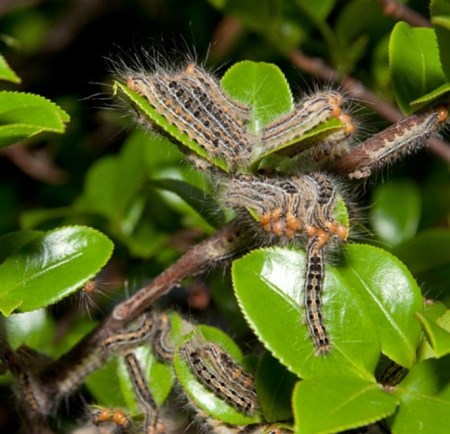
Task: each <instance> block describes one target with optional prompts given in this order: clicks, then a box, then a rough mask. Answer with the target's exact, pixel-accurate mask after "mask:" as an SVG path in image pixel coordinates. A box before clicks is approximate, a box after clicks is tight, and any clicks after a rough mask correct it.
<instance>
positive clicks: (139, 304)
mask: <svg viewBox="0 0 450 434" xmlns="http://www.w3.org/2000/svg"><path fill="white" fill-rule="evenodd" d="M245 241H246V240H245V237H244V236H241V235H240V233H239V230H238V228H237V226H236V224H235V223H234V222H231V223H230V224H228V225H226V226H225V227H224V228H222V229H220V230H219V231H217V232H216V233H215V234H214V235H212V236H211V237H209V238H208V239H206V240H204V241H202V242H200V243H199V244H197V245H196V246H194V247H192V248H191V249H190V250H188V251H187V252H186V253H185V254H184V255H183V256H182V257H181V258H179V259H178V261H176V262H175V263H174V264H173V265H172V266H170V267H169V268H167V269H166V270H165V271H164V272H162V273H161V274H160V275H159V276H157V277H156V278H155V279H153V280H152V281H151V282H150V283H149V284H148V285H146V286H144V287H143V288H141V289H140V290H139V291H138V292H137V293H135V294H134V295H133V296H132V297H130V298H129V299H127V300H125V301H123V302H122V303H120V304H119V305H117V306H116V307H115V308H114V310H113V312H112V313H111V314H110V315H109V316H108V317H107V318H106V319H105V320H104V321H103V322H102V323H101V324H100V325H99V326H98V327H97V328H96V329H95V330H93V331H92V332H91V333H90V334H88V335H87V336H85V337H84V338H83V339H82V340H81V342H79V343H78V344H77V345H76V346H75V347H74V348H72V349H71V350H70V351H69V352H68V353H66V354H65V355H64V356H63V357H61V358H60V359H59V360H57V361H55V362H53V363H50V364H49V365H48V366H47V367H46V368H45V369H44V370H43V372H42V373H41V375H40V383H41V384H42V387H43V388H44V386H45V390H46V393H47V394H48V396H49V397H51V400H50V401H51V402H53V403H56V402H58V401H59V400H60V399H61V398H62V397H64V396H66V395H68V394H70V393H72V392H73V391H75V390H76V389H77V388H78V387H79V386H80V385H81V384H82V383H83V381H84V379H85V377H86V376H87V375H88V374H89V373H90V372H92V371H94V370H95V369H97V368H98V367H99V366H101V364H102V363H103V362H104V361H105V360H106V358H107V357H108V356H109V354H107V353H106V352H104V351H102V350H101V349H100V342H101V341H103V339H105V338H106V337H108V336H111V335H113V334H116V333H117V332H118V331H119V330H122V329H123V328H124V327H125V326H126V325H127V324H129V323H130V322H132V321H134V320H135V319H137V317H138V316H139V315H140V314H141V313H142V312H144V311H145V310H147V309H148V308H149V307H150V306H151V305H152V304H153V303H154V302H155V301H156V300H157V299H158V298H159V297H161V296H163V295H164V294H167V293H168V292H169V291H170V290H171V289H172V288H174V287H175V286H177V285H180V283H181V282H182V281H183V280H184V279H186V278H188V277H192V276H195V275H198V274H201V273H203V272H205V271H207V270H208V269H210V268H212V267H214V266H215V265H217V264H218V263H220V262H222V261H223V260H224V259H228V258H232V257H235V256H236V255H238V254H240V253H242V252H243V251H245V249H246V247H245V246H246V245H247V246H248V245H249V243H246V242H245ZM247 248H248V247H247ZM52 410H53V409H52V408H50V407H48V408H45V409H44V412H45V416H46V415H48V414H49V413H50V412H51V411H52Z"/></svg>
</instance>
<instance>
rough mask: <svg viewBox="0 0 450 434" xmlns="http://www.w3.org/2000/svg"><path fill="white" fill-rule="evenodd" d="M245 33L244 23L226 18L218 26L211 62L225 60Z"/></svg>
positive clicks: (211, 50) (211, 51)
mask: <svg viewBox="0 0 450 434" xmlns="http://www.w3.org/2000/svg"><path fill="white" fill-rule="evenodd" d="M243 32H244V26H243V25H242V22H241V21H240V20H238V19H237V18H234V17H231V16H225V17H224V18H223V20H222V21H220V23H219V24H218V25H217V27H216V29H215V31H214V35H213V37H212V44H211V48H210V50H209V58H210V60H211V62H213V63H214V62H217V60H219V59H224V58H225V57H226V56H227V55H228V53H229V51H230V50H231V48H232V47H233V46H234V45H235V44H236V42H237V40H238V39H239V38H240V36H241V35H242V33H243Z"/></svg>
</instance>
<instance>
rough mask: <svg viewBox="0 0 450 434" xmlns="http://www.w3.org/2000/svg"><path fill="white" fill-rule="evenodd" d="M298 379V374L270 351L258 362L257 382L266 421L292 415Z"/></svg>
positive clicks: (283, 418)
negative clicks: (288, 368) (293, 397)
mask: <svg viewBox="0 0 450 434" xmlns="http://www.w3.org/2000/svg"><path fill="white" fill-rule="evenodd" d="M297 381H298V378H297V376H296V375H294V374H292V373H291V372H289V371H288V370H287V369H286V368H285V367H284V366H283V365H281V364H280V363H279V362H278V360H276V359H275V358H274V357H272V355H271V354H270V353H269V352H265V353H264V355H263V356H262V358H261V360H260V362H259V364H258V369H257V371H256V377H255V384H256V392H257V394H258V399H259V403H260V405H261V412H262V414H263V416H264V420H265V421H267V422H277V421H280V420H287V419H290V418H291V417H292V409H291V398H292V391H293V389H294V386H295V383H296V382H297Z"/></svg>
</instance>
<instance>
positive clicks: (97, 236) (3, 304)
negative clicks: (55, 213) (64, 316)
mask: <svg viewBox="0 0 450 434" xmlns="http://www.w3.org/2000/svg"><path fill="white" fill-rule="evenodd" d="M112 250H113V244H112V242H111V241H110V240H109V238H107V237H106V236H105V235H103V234H102V233H100V232H98V231H96V230H94V229H91V228H88V227H83V226H68V227H61V228H58V229H56V230H54V231H50V232H46V233H42V234H39V235H38V236H36V237H35V236H33V237H32V238H31V239H30V241H29V242H28V243H24V244H23V245H22V246H21V247H20V249H18V250H16V251H14V252H13V253H12V254H11V255H9V256H8V257H7V258H6V260H5V261H4V262H3V263H2V264H1V265H0V311H1V312H2V313H3V315H5V316H9V315H10V314H11V313H12V312H13V311H14V310H16V309H18V310H20V311H21V312H27V311H31V310H35V309H38V308H40V307H45V306H48V305H50V304H53V303H56V302H57V301H59V300H61V299H62V298H64V297H66V296H67V295H69V294H71V293H73V292H74V291H76V290H77V289H78V288H80V287H81V286H82V285H83V284H84V283H85V282H86V281H87V280H88V279H91V278H92V277H93V276H95V275H96V274H97V273H98V272H99V271H100V269H101V268H102V267H103V266H104V265H105V263H106V261H107V260H108V259H109V257H110V256H111V253H112Z"/></svg>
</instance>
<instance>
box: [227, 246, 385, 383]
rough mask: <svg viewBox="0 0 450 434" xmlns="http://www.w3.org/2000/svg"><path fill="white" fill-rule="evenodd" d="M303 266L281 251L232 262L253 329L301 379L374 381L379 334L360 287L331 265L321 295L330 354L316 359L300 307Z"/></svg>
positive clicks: (294, 254)
mask: <svg viewBox="0 0 450 434" xmlns="http://www.w3.org/2000/svg"><path fill="white" fill-rule="evenodd" d="M304 267H305V255H304V253H302V252H300V251H294V250H288V249H281V248H271V249H261V250H255V251H253V252H251V253H250V254H248V255H246V256H244V257H243V258H241V259H239V260H237V261H234V263H233V269H232V275H233V284H234V288H235V292H236V297H237V299H238V302H239V305H240V306H241V309H242V311H243V313H244V316H245V318H246V319H247V321H248V323H249V325H250V327H251V328H252V329H253V331H254V332H255V333H256V335H257V336H258V337H259V339H260V340H261V342H262V343H263V344H264V345H265V346H266V348H268V349H269V350H270V351H271V352H272V354H274V356H275V357H277V358H278V359H279V360H280V361H281V362H282V363H283V364H284V365H285V366H286V367H287V368H288V369H289V370H290V371H292V372H294V373H296V374H297V375H298V376H300V377H301V378H310V377H316V376H320V375H333V374H335V375H343V374H344V373H345V374H347V375H357V376H359V377H362V378H365V379H372V372H373V371H374V369H375V365H376V363H377V360H378V356H379V350H380V348H379V341H378V335H377V331H376V330H377V329H376V327H375V324H374V323H373V322H372V320H371V318H370V317H369V315H368V312H367V308H366V307H365V306H364V304H363V302H362V301H361V299H360V296H359V294H358V290H359V288H358V287H356V288H355V287H353V286H352V285H351V284H349V283H348V282H347V280H346V279H345V280H344V278H343V276H342V275H341V274H340V272H339V269H336V268H335V267H331V266H326V268H325V282H324V289H323V296H322V299H323V315H324V322H325V325H326V328H327V331H328V334H329V337H330V341H331V350H330V352H329V353H328V354H326V355H323V356H316V355H315V354H314V352H315V349H314V346H313V343H312V340H311V338H310V336H309V335H308V332H307V328H306V325H305V322H304V308H303V305H301V304H299V301H300V300H302V299H303V295H302V294H303V284H304V273H305V268H304ZM337 307H338V308H337ZM268 318H270V320H268ZM287 330H288V331H289V332H288V333H287V332H286V331H287Z"/></svg>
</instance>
